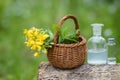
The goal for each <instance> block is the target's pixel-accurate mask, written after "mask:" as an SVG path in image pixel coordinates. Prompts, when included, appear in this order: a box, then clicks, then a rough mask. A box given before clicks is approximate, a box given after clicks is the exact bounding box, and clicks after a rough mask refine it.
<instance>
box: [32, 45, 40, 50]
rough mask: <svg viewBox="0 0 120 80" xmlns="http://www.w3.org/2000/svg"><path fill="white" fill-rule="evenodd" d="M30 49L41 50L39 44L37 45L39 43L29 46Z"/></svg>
mask: <svg viewBox="0 0 120 80" xmlns="http://www.w3.org/2000/svg"><path fill="white" fill-rule="evenodd" d="M31 49H32V50H39V51H40V50H41V46H39V45H36V44H34V45H33V46H32V47H31Z"/></svg>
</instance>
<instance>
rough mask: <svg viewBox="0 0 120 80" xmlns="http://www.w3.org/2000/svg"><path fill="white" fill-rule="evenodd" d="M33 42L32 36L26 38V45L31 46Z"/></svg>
mask: <svg viewBox="0 0 120 80" xmlns="http://www.w3.org/2000/svg"><path fill="white" fill-rule="evenodd" d="M34 43H35V41H34V40H33V39H32V38H28V40H27V41H26V42H25V44H26V46H27V47H30V46H32V45H33V44H34Z"/></svg>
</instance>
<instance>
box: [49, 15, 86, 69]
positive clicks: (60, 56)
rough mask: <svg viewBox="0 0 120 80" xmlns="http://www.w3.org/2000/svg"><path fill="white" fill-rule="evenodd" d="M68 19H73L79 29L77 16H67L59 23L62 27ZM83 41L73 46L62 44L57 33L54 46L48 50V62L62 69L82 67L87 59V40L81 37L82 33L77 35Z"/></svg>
mask: <svg viewBox="0 0 120 80" xmlns="http://www.w3.org/2000/svg"><path fill="white" fill-rule="evenodd" d="M67 19H72V20H73V21H74V23H75V29H76V30H77V29H79V26H78V22H77V19H76V17H75V16H73V15H67V16H64V17H63V18H62V19H61V20H60V21H59V23H58V26H59V27H61V26H62V24H63V22H64V21H65V20H67ZM76 36H79V38H80V39H81V41H80V42H78V43H73V44H61V43H58V38H59V31H56V34H55V36H54V45H53V47H52V48H50V49H48V54H47V57H48V60H49V62H50V63H51V64H52V65H53V66H55V67H58V68H61V69H71V68H75V67H77V66H80V65H82V64H83V63H84V61H85V57H86V40H85V38H84V37H82V36H80V32H79V33H78V34H77V35H76Z"/></svg>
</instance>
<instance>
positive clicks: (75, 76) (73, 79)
mask: <svg viewBox="0 0 120 80" xmlns="http://www.w3.org/2000/svg"><path fill="white" fill-rule="evenodd" d="M38 80H120V64H116V65H107V64H106V65H89V64H84V65H82V66H80V67H77V68H75V69H71V70H61V69H58V68H55V67H53V66H52V65H51V64H50V63H48V62H43V63H41V64H40V65H39V71H38Z"/></svg>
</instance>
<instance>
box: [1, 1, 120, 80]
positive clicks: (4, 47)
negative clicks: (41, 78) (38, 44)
mask: <svg viewBox="0 0 120 80" xmlns="http://www.w3.org/2000/svg"><path fill="white" fill-rule="evenodd" d="M119 2H120V1H119V0H99V1H98V0H0V80H36V79H37V71H38V65H39V64H40V62H41V61H47V58H46V55H43V56H41V57H37V58H36V57H33V54H32V52H31V51H30V50H29V49H28V48H26V47H25V45H24V36H23V29H24V28H30V27H33V26H35V27H38V28H46V29H50V30H52V25H53V24H56V23H57V22H58V21H59V20H60V19H61V18H62V17H63V16H64V15H66V14H73V15H75V16H76V17H77V18H78V21H79V25H80V31H81V35H83V36H84V37H85V38H86V39H87V40H88V38H89V37H91V36H92V29H91V27H90V24H92V23H103V24H105V26H104V27H103V36H104V37H105V38H106V40H107V38H108V37H115V38H116V43H117V61H118V62H120V54H119V52H120V50H119V48H120V34H119V30H120V15H119V14H120V5H119ZM69 23H70V24H69ZM71 25H72V26H71ZM65 26H67V27H68V26H70V28H69V27H68V29H70V30H71V29H73V24H72V22H69V21H68V22H66V23H65V24H64V25H63V27H65Z"/></svg>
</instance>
